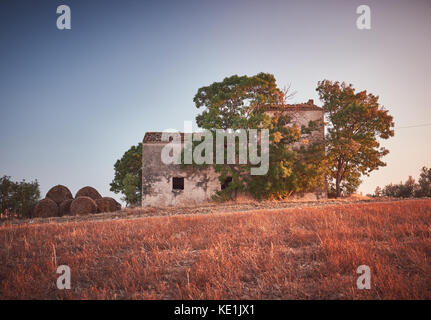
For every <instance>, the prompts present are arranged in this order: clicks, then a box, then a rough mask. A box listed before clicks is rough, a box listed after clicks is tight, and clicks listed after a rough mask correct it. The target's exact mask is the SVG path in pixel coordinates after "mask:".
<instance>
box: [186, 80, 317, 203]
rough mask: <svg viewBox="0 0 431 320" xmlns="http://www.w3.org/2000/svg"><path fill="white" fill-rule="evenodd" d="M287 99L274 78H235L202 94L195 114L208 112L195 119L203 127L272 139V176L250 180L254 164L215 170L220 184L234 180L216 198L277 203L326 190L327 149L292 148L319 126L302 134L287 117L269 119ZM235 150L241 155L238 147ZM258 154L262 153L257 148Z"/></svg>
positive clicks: (218, 166)
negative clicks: (257, 132) (256, 132)
mask: <svg viewBox="0 0 431 320" xmlns="http://www.w3.org/2000/svg"><path fill="white" fill-rule="evenodd" d="M285 99H286V92H282V91H281V90H280V89H279V88H277V85H276V81H275V78H274V76H273V75H271V74H267V73H259V74H257V75H255V76H251V77H248V76H241V77H239V76H237V75H234V76H231V77H228V78H225V79H224V80H223V81H222V82H215V83H213V84H212V85H210V86H206V87H202V88H200V89H199V90H198V92H197V94H196V96H195V97H194V102H195V105H196V107H197V108H201V107H203V108H204V110H203V111H202V112H201V114H199V115H198V116H197V117H196V122H197V124H198V125H199V126H200V127H202V128H204V129H207V130H210V131H212V132H213V134H214V131H215V129H225V130H226V129H233V130H237V129H246V128H254V129H268V130H269V134H270V145H269V148H270V149H269V159H270V163H269V170H268V173H267V174H266V175H263V176H259V175H254V176H253V175H250V169H251V167H252V166H251V164H250V163H247V164H241V165H239V164H216V165H214V169H215V171H216V172H217V173H219V175H220V177H219V180H220V182H221V184H223V183H224V182H225V181H226V179H227V178H230V179H232V180H231V182H230V183H229V184H228V186H227V187H226V188H225V189H224V190H221V191H219V192H218V193H217V194H216V198H218V199H223V200H224V199H232V198H235V197H236V195H237V194H238V193H239V192H244V193H249V194H251V195H252V196H254V197H255V198H259V199H262V198H277V199H279V198H286V197H288V196H290V195H291V194H292V193H293V192H300V191H307V190H311V189H312V188H313V187H315V186H317V185H322V184H323V182H324V181H323V179H322V176H323V175H322V172H323V171H322V168H324V166H322V161H323V159H324V148H323V146H322V145H321V144H320V146H318V145H313V146H310V147H311V148H310V149H308V148H302V149H295V150H294V149H293V148H292V147H291V144H292V143H294V142H298V141H299V138H300V136H301V130H303V131H304V132H311V131H313V130H315V129H316V128H317V125H318V124H317V123H315V122H310V124H309V126H307V127H303V128H299V127H298V126H289V124H290V122H291V119H290V118H288V117H287V116H282V115H280V114H276V115H275V116H274V117H273V118H271V117H270V116H269V115H267V114H266V113H265V112H264V107H268V106H279V105H282V104H284V102H285ZM213 136H215V134H214V135H213ZM235 148H236V153H238V149H239V142H236V144H235ZM258 149H259V150H258V151H259V152H260V147H259V146H258ZM214 154H215V153H214ZM225 163H227V161H226V152H225ZM317 175H319V176H317Z"/></svg>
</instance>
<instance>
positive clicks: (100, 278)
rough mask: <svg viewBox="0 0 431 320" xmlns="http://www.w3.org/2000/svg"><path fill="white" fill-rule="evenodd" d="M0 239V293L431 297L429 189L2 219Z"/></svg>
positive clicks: (145, 296) (93, 296) (45, 296)
mask: <svg viewBox="0 0 431 320" xmlns="http://www.w3.org/2000/svg"><path fill="white" fill-rule="evenodd" d="M0 241H1V246H0V298H1V299H16V298H17V299H430V298H431V200H405V201H396V202H376V203H356V204H332V205H328V206H325V207H304V208H282V209H272V210H254V211H247V212H234V213H232V212H231V213H229V212H226V213H208V214H205V215H173V216H153V217H137V218H128V219H116V220H113V219H107V220H97V221H91V220H90V221H63V222H58V221H49V222H45V223H39V222H37V221H36V222H33V223H32V224H29V223H27V224H8V223H4V224H2V225H0ZM363 264H365V265H368V266H369V267H370V268H371V289H370V290H359V289H357V287H356V280H357V277H358V276H359V275H358V274H356V269H357V267H358V266H359V265H363ZM59 265H68V266H69V267H70V268H71V271H72V277H71V289H70V290H59V289H57V287H56V280H57V277H58V276H59V275H58V274H56V269H57V266H59Z"/></svg>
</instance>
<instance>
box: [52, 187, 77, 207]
mask: <svg viewBox="0 0 431 320" xmlns="http://www.w3.org/2000/svg"><path fill="white" fill-rule="evenodd" d="M46 197H47V198H49V199H51V200H53V201H54V202H55V203H57V205H60V203H62V202H63V201H64V200H68V199H73V196H72V192H70V190H69V189H68V188H67V187H65V186H62V185H60V184H59V185H57V186H55V187H52V188H51V189H49V191H48V192H47V194H46Z"/></svg>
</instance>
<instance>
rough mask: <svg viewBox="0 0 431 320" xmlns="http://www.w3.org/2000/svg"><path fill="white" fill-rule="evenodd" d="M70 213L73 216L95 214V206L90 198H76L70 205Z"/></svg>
mask: <svg viewBox="0 0 431 320" xmlns="http://www.w3.org/2000/svg"><path fill="white" fill-rule="evenodd" d="M70 212H71V214H72V215H74V216H76V215H84V214H89V213H96V212H97V205H96V202H94V200H93V199H91V198H90V197H77V198H75V199H74V200H73V201H72V204H71V205H70Z"/></svg>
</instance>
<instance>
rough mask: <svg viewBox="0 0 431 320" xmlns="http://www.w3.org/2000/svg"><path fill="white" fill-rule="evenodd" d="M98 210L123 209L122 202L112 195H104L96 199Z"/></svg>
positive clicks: (112, 210) (111, 210)
mask: <svg viewBox="0 0 431 320" xmlns="http://www.w3.org/2000/svg"><path fill="white" fill-rule="evenodd" d="M96 204H97V212H114V211H119V210H121V204H119V203H118V202H117V201H115V199H113V198H110V197H103V198H100V199H97V200H96Z"/></svg>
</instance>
